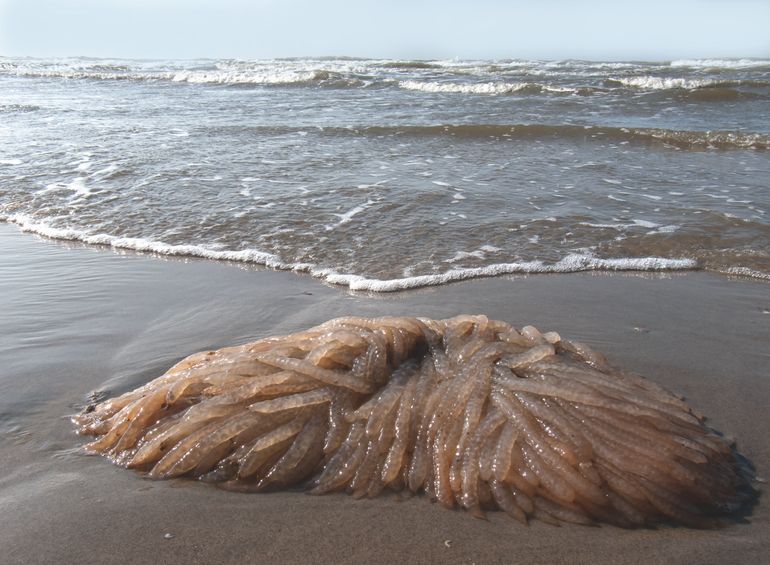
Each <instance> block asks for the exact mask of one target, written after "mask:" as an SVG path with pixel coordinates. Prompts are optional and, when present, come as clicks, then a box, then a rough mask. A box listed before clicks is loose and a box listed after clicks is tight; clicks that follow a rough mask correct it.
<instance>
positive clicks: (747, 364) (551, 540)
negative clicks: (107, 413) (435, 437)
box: [0, 228, 770, 563]
mask: <svg viewBox="0 0 770 565" xmlns="http://www.w3.org/2000/svg"><path fill="white" fill-rule="evenodd" d="M0 248H1V249H0V251H1V253H0V261H2V263H3V264H2V270H3V273H4V275H5V276H4V277H3V279H2V281H0V286H2V287H3V288H2V293H1V294H0V297H1V298H0V301H1V302H2V304H0V305H1V306H2V307H3V311H4V313H5V314H4V316H3V317H2V318H1V319H0V330H2V333H0V335H2V336H3V337H2V345H3V346H2V351H3V363H4V367H5V370H4V371H2V372H1V373H0V392H2V395H1V396H0V397H1V398H2V400H0V409H1V410H2V420H0V425H2V431H3V436H2V442H1V443H0V450H1V451H2V457H1V458H0V461H2V462H1V463H0V466H1V467H0V470H2V479H0V506H1V507H2V508H1V509H0V510H2V512H3V515H4V516H8V517H10V518H9V519H8V520H6V521H5V522H6V524H7V525H6V526H5V527H4V528H3V530H2V532H0V543H1V544H2V546H3V547H4V548H8V549H7V553H6V557H7V559H8V560H9V562H44V561H50V560H51V559H56V558H58V559H63V560H65V561H74V560H76V559H85V560H86V561H90V560H99V559H100V558H101V559H102V560H104V559H110V558H113V557H114V556H115V555H118V556H120V558H121V560H123V561H125V562H137V563H138V562H142V561H144V560H147V559H149V558H161V557H168V558H171V556H173V558H174V559H177V560H179V561H185V560H187V561H191V560H195V559H197V560H203V561H206V560H209V561H210V560H220V561H235V560H243V559H246V560H249V559H251V560H255V559H260V560H263V561H268V562H270V561H272V562H279V561H281V562H286V561H289V562H300V561H302V560H303V559H306V558H307V555H309V554H312V555H314V556H316V557H317V558H318V559H327V560H334V561H339V562H356V561H361V560H362V559H371V560H373V561H375V562H389V561H392V560H394V559H411V560H414V559H415V558H416V556H419V558H420V559H422V560H423V561H425V562H438V561H449V562H471V561H474V562H476V563H489V562H501V563H502V562H511V561H512V560H514V559H515V560H518V561H520V562H527V563H537V562H550V563H554V562H556V563H558V562H574V561H576V560H578V561H580V560H583V561H591V562H597V563H603V562H606V563H610V562H613V561H614V560H615V558H616V556H617V552H618V551H621V549H622V551H623V552H624V558H625V559H626V560H627V562H631V563H642V562H649V561H669V562H692V561H697V562H701V563H718V562H725V561H735V560H740V561H742V562H745V563H760V562H761V559H762V558H763V557H764V555H766V553H767V551H768V545H767V541H765V540H767V539H770V536H768V532H769V531H770V527H769V526H770V524H769V520H768V514H767V512H766V510H765V506H764V504H763V503H762V502H760V504H759V505H758V506H757V507H756V508H755V509H754V512H753V514H752V516H751V518H750V519H751V523H750V524H738V525H734V526H732V527H729V528H726V529H723V530H717V531H706V532H701V531H696V530H687V529H685V530H682V529H676V528H664V529H661V530H657V531H645V530H642V531H626V530H619V529H617V528H613V527H602V528H595V529H591V530H586V529H585V528H581V527H577V526H565V527H562V528H558V529H557V528H553V527H550V526H547V525H542V524H538V523H534V524H533V525H531V526H530V527H528V528H523V527H518V526H515V525H514V524H512V523H511V522H510V520H509V519H508V518H506V517H505V516H504V515H503V514H502V513H497V512H495V513H490V514H489V515H488V520H487V521H482V520H471V519H470V518H469V517H468V516H464V515H463V513H461V512H446V511H444V510H442V509H441V508H439V507H438V506H436V505H430V504H426V503H425V501H424V500H419V499H412V500H404V501H399V500H397V499H395V498H393V497H380V498H378V499H375V500H371V501H352V500H350V499H349V498H348V497H345V496H330V497H308V496H304V495H302V494H300V493H296V492H285V493H275V494H272V493H271V494H260V495H256V496H249V495H243V494H239V493H226V492H220V491H217V490H216V489H211V488H206V487H205V486H203V485H197V484H191V483H189V482H187V481H184V482H181V483H178V482H171V483H168V482H162V483H155V482H147V481H143V480H141V479H139V478H137V477H136V476H134V475H133V474H131V473H126V472H125V471H123V470H119V469H115V468H114V467H112V466H111V465H108V464H106V463H105V462H104V461H103V460H101V459H100V458H84V457H82V456H80V455H76V454H74V453H71V452H70V451H69V450H71V449H72V448H74V447H76V446H77V445H78V444H79V441H78V439H77V438H76V437H74V436H73V435H72V433H71V430H70V429H68V428H67V426H66V425H65V423H64V420H63V419H64V418H65V417H66V416H68V415H70V414H72V413H74V412H75V411H76V410H77V406H78V405H80V406H82V405H83V403H84V402H85V401H86V399H85V398H84V394H85V393H87V392H89V391H96V390H109V392H110V394H111V395H114V394H119V393H122V392H125V391H128V390H131V389H133V388H135V387H136V386H139V385H141V384H144V383H146V382H147V381H149V380H150V379H151V378H152V377H153V376H154V375H157V374H160V373H161V372H163V370H165V368H167V367H168V366H170V365H172V364H173V363H174V362H176V361H178V360H179V359H180V358H182V357H184V356H185V355H187V354H189V353H192V352H194V351H198V350H203V349H207V348H216V347H220V346H224V345H227V344H231V343H246V342H248V341H253V340H254V339H258V338H261V337H265V336H268V335H271V334H285V333H291V332H293V331H297V330H300V329H303V328H305V327H308V326H311V325H313V324H315V323H319V322H321V321H323V320H325V319H327V318H331V317H335V316H339V315H343V314H352V315H363V316H378V315H386V314H393V315H398V314H410V313H411V314H414V313H418V314H420V315H425V316H431V317H448V316H451V315H454V314H457V313H459V312H463V311H474V312H483V313H486V314H488V315H492V316H494V317H495V318H503V319H506V320H510V321H512V322H514V323H516V324H519V325H523V324H524V323H528V322H533V323H536V324H537V325H538V326H540V327H543V328H558V329H559V330H560V332H561V333H562V334H564V335H568V336H570V337H576V338H579V339H581V340H583V341H587V342H588V343H590V344H592V345H594V346H596V347H597V348H599V349H600V350H603V351H605V352H607V353H609V354H610V360H611V361H612V362H613V363H616V364H618V365H621V366H623V367H626V368H628V369H631V370H633V371H636V372H639V373H643V374H645V375H647V376H649V377H650V378H651V379H652V380H653V381H655V382H657V383H658V384H661V385H663V386H665V387H666V388H668V389H671V390H675V391H677V392H681V393H683V394H684V395H685V396H686V397H687V400H688V403H689V404H691V405H693V406H697V407H698V408H699V409H700V410H701V411H702V412H704V413H705V414H707V415H708V416H710V418H711V419H710V420H709V424H710V425H712V426H713V427H714V428H716V429H719V430H721V431H723V432H724V433H725V434H727V435H728V436H734V437H736V438H737V440H738V447H739V449H740V451H741V452H742V453H744V454H745V455H746V456H747V457H748V458H749V459H751V460H752V461H753V462H754V464H755V465H756V467H757V470H758V474H759V475H760V476H764V475H766V472H765V471H766V469H767V468H768V464H769V463H770V453H769V452H768V447H767V444H766V441H765V440H764V438H763V437H762V431H761V430H764V429H767V427H768V425H769V424H770V422H768V419H767V416H766V411H765V410H764V408H763V407H764V406H766V405H767V402H768V400H770V393H769V392H768V384H767V380H766V379H767V374H766V367H767V361H768V357H767V354H766V353H765V351H766V348H767V335H768V334H770V327H769V326H770V319H769V318H770V316H768V315H767V314H765V313H764V310H765V309H767V307H768V304H769V303H770V292H769V291H768V287H767V286H766V285H764V284H762V283H753V282H749V281H729V280H726V279H724V278H720V277H716V276H712V275H707V274H701V273H692V274H688V275H681V276H674V277H672V278H667V279H648V278H640V277H624V276H590V275H574V276H571V275H570V276H559V277H528V278H516V279H504V278H500V279H488V280H483V281H470V282H465V283H458V284H456V285H450V286H446V287H442V288H437V289H428V290H425V291H415V292H410V293H401V294H398V295H393V296H388V297H371V296H366V295H363V296H361V295H351V294H348V293H345V292H341V291H340V290H338V289H334V288H328V287H324V286H322V285H319V284H317V283H316V282H313V281H312V280H310V279H309V278H304V277H298V276H296V275H291V274H287V273H273V272H265V271H256V272H255V271H250V270H242V269H236V268H231V267H229V266H226V265H221V264H211V263H206V262H196V261H193V262H187V263H186V262H181V261H179V262H177V261H162V260H158V259H155V258H149V257H138V256H133V255H126V256H122V255H116V254H112V253H105V252H97V251H94V250H92V249H88V248H66V247H64V246H62V245H60V244H56V243H52V242H49V241H41V240H38V239H36V238H33V237H29V236H24V235H20V234H18V233H16V231H15V230H14V229H13V228H7V229H2V230H0ZM175 486H180V487H181V488H174V487H175ZM166 533H170V534H172V535H173V536H174V537H173V538H172V539H165V538H164V534H166ZM33 540H34V541H33ZM362 540H364V542H363V543H362ZM446 541H449V542H450V543H448V544H445V542H446ZM447 545H448V546H449V547H447Z"/></svg>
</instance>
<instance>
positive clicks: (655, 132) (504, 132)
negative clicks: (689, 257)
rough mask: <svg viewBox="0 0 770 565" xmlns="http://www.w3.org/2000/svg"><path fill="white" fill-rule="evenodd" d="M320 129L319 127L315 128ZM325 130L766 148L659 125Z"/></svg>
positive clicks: (757, 137)
mask: <svg viewBox="0 0 770 565" xmlns="http://www.w3.org/2000/svg"><path fill="white" fill-rule="evenodd" d="M319 131H320V130H319ZM322 131H323V132H324V133H329V134H340V135H343V134H350V133H356V134H364V135H415V136H435V135H451V136H455V137H460V138H487V137H502V138H510V139H530V138H555V139H558V138H562V139H572V140H580V139H583V140H586V141H597V140H603V139H604V140H612V141H618V142H620V141H628V142H637V143H659V144H667V145H672V146H675V147H678V148H680V149H705V148H718V149H768V148H770V135H766V134H759V133H743V132H730V131H681V130H667V129H659V128H624V127H606V126H580V125H547V124H515V125H502V124H500V125H498V124H461V125H433V126H416V125H414V126H371V127H363V128H326V129H324V130H322Z"/></svg>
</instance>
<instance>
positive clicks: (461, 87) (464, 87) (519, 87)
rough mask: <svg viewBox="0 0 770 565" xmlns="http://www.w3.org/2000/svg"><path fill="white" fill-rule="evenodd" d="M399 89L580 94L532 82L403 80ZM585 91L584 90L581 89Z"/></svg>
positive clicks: (569, 89) (487, 92) (464, 92)
mask: <svg viewBox="0 0 770 565" xmlns="http://www.w3.org/2000/svg"><path fill="white" fill-rule="evenodd" d="M398 86H399V87H400V88H403V89H406V90H416V91H420V92H434V93H435V92H448V93H458V94H488V95H500V94H513V93H517V92H520V93H526V94H539V93H543V92H554V93H561V94H576V93H578V92H580V90H579V89H577V88H565V87H561V86H550V85H547V84H537V83H533V82H483V83H457V82H436V81H425V82H423V81H416V80H404V81H401V82H399V83H398ZM582 90H586V89H582Z"/></svg>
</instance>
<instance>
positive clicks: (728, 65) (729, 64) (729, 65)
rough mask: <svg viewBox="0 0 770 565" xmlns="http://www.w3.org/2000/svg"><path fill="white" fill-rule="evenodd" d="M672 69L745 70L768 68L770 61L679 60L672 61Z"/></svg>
mask: <svg viewBox="0 0 770 565" xmlns="http://www.w3.org/2000/svg"><path fill="white" fill-rule="evenodd" d="M670 65H671V66H672V67H697V68H723V69H745V68H748V67H768V66H770V59H678V60H676V61H671V63H670Z"/></svg>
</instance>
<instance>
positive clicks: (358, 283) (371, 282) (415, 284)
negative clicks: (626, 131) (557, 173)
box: [0, 214, 698, 292]
mask: <svg viewBox="0 0 770 565" xmlns="http://www.w3.org/2000/svg"><path fill="white" fill-rule="evenodd" d="M0 221H5V222H9V223H14V224H16V225H18V227H19V228H20V229H21V230H22V231H25V232H31V233H37V234H39V235H42V236H44V237H49V238H51V239H60V240H69V241H78V242H82V243H86V244H90V245H101V246H107V247H111V248H114V249H130V250H134V251H138V252H145V253H153V254H158V255H169V256H187V257H201V258H205V259H213V260H217V261H234V262H242V263H253V264H256V265H264V266H266V267H268V268H271V269H276V270H287V271H296V272H300V273H308V274H310V275H311V276H313V277H315V278H318V279H321V280H323V281H325V282H327V283H330V284H334V285H340V286H347V287H348V288H350V289H351V290H362V291H369V292H395V291H399V290H407V289H412V288H420V287H425V286H437V285H443V284H447V283H451V282H455V281H461V280H467V279H473V278H481V277H494V276H499V275H507V274H536V273H543V274H546V273H577V272H583V271H675V270H692V269H696V268H697V266H698V265H697V262H696V261H695V260H694V259H688V258H683V259H668V258H663V257H619V258H609V259H604V258H598V257H594V256H592V255H588V254H576V253H571V254H568V255H567V256H565V257H564V258H562V259H561V260H559V261H557V262H555V263H546V262H544V261H521V262H516V263H496V264H492V265H487V266H484V267H474V268H453V269H450V270H448V271H446V272H443V273H438V274H431V275H418V276H412V277H403V278H397V279H375V278H369V277H366V276H363V275H356V274H349V273H338V272H336V271H334V270H333V269H330V268H322V267H318V266H316V265H311V264H307V263H286V262H283V261H281V259H280V258H279V257H278V256H276V255H274V254H272V253H267V252H264V251H260V250H257V249H242V250H232V251H228V250H214V249H209V248H207V247H206V246H204V245H172V244H169V243H164V242H162V241H152V240H148V239H143V238H128V237H119V236H114V235H109V234H90V233H88V232H86V231H83V230H77V229H67V228H56V227H53V226H50V225H48V224H46V223H44V222H39V221H35V220H34V219H32V218H30V217H29V216H26V215H24V214H11V215H5V216H3V215H0Z"/></svg>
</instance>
